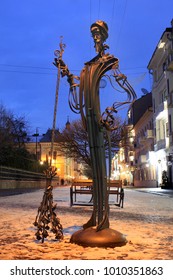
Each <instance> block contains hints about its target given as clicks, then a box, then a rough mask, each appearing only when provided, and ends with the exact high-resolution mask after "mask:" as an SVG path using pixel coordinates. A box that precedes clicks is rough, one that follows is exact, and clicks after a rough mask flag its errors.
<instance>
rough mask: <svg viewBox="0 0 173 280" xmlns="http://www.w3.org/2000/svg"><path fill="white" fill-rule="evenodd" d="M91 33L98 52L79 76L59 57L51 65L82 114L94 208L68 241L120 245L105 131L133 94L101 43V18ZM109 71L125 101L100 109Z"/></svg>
mask: <svg viewBox="0 0 173 280" xmlns="http://www.w3.org/2000/svg"><path fill="white" fill-rule="evenodd" d="M90 30H91V34H92V37H93V39H94V44H95V45H94V47H95V50H96V53H97V55H96V56H95V57H94V58H93V59H91V60H90V61H88V62H86V63H85V66H84V68H83V69H82V71H81V74H80V77H77V76H74V75H73V74H71V73H70V71H69V69H68V67H67V66H66V64H65V63H64V61H63V60H62V57H61V56H59V57H57V58H55V62H54V64H55V65H56V66H57V67H59V68H60V69H61V75H62V76H67V81H68V82H69V84H70V91H69V105H70V108H71V109H72V110H73V111H75V112H79V113H80V114H81V118H82V122H83V125H84V127H85V129H86V130H87V134H88V142H89V148H90V156H91V164H92V175H93V178H92V179H93V211H92V215H91V217H90V219H89V220H88V222H87V223H86V224H84V225H83V228H84V229H83V230H81V231H78V232H76V233H74V234H73V235H72V238H71V242H75V243H78V244H81V245H85V246H87V245H88V246H122V245H124V244H126V239H125V237H124V236H123V235H122V234H121V233H119V232H117V231H115V230H112V229H110V228H109V202H108V199H109V195H108V188H107V181H108V180H109V178H108V177H109V176H108V174H107V168H106V156H105V148H104V131H105V130H106V131H111V130H113V129H115V128H114V121H113V120H114V118H113V113H116V112H117V109H118V107H119V106H121V105H123V104H127V103H128V104H129V103H131V102H132V101H133V100H134V98H135V97H136V95H135V93H134V91H133V89H132V87H131V86H130V84H129V83H128V82H127V79H126V76H124V75H123V74H121V73H120V71H119V70H118V64H119V61H118V59H117V58H115V57H114V56H113V55H110V54H109V53H106V52H105V51H106V50H107V49H108V48H109V47H108V45H106V44H104V42H105V41H106V39H107V38H108V26H107V24H106V23H105V22H104V21H101V20H99V21H96V22H95V23H93V24H92V25H91V28H90ZM110 71H112V74H111V75H110V76H111V77H110V79H113V81H114V82H115V83H116V84H118V85H119V86H120V87H121V88H123V89H124V90H125V92H126V93H127V95H128V100H127V101H125V102H115V103H114V104H113V105H112V107H109V108H106V110H105V112H104V113H101V111H100V96H99V84H100V80H101V79H102V77H104V76H105V75H107V74H106V73H107V72H110Z"/></svg>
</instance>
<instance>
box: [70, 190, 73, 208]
mask: <svg viewBox="0 0 173 280" xmlns="http://www.w3.org/2000/svg"><path fill="white" fill-rule="evenodd" d="M72 206H73V189H72V187H70V207H72Z"/></svg>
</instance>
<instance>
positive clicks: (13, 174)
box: [0, 166, 46, 181]
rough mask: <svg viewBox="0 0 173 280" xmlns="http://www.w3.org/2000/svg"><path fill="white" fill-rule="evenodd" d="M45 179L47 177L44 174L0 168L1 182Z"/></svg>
mask: <svg viewBox="0 0 173 280" xmlns="http://www.w3.org/2000/svg"><path fill="white" fill-rule="evenodd" d="M45 179H46V176H45V174H43V173H36V172H31V171H27V170H22V169H16V168H11V167H5V166H0V180H17V181H20V180H22V181H40V180H45Z"/></svg>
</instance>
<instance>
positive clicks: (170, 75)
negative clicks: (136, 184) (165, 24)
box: [148, 20, 173, 187]
mask: <svg viewBox="0 0 173 280" xmlns="http://www.w3.org/2000/svg"><path fill="white" fill-rule="evenodd" d="M171 23H172V27H170V28H166V29H165V31H164V32H163V34H162V36H161V38H160V40H159V43H158V45H157V47H156V49H155V51H154V53H153V55H152V57H151V59H150V61H149V64H148V69H149V72H150V74H151V75H152V77H153V81H152V97H153V120H154V152H155V158H156V162H157V165H156V174H157V181H158V185H160V184H162V180H163V175H164V174H166V177H167V180H168V185H169V187H173V167H172V164H173V160H172V159H173V126H172V124H173V20H172V22H171Z"/></svg>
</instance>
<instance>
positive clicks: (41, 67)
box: [0, 0, 173, 134]
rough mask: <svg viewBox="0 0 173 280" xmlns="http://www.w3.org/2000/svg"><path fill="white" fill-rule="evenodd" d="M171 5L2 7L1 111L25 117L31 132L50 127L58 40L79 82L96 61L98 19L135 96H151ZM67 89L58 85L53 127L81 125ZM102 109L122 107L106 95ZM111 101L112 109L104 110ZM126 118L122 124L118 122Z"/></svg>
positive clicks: (114, 2) (91, 1) (90, 1)
mask: <svg viewBox="0 0 173 280" xmlns="http://www.w3.org/2000/svg"><path fill="white" fill-rule="evenodd" d="M172 11H173V1H172V0H164V1H162V0H109V1H108V0H107V1H106V0H73V1H72V0H63V1H58V0H49V1H47V0H42V1H41V0H5V1H1V8H0V40H1V43H0V103H2V104H3V105H4V106H5V107H6V108H7V109H10V110H12V111H13V112H14V113H15V114H16V115H17V116H21V115H22V116H25V117H26V120H27V121H28V122H29V127H30V132H31V133H34V132H35V130H36V128H38V131H39V133H40V134H41V133H44V132H45V131H46V130H47V129H48V128H51V127H52V123H53V110H54V101H55V88H56V77H57V69H56V68H55V67H54V65H53V64H52V62H53V60H54V50H55V49H58V48H59V42H60V36H63V42H64V43H65V44H66V48H65V52H64V55H63V59H64V61H65V62H66V64H67V65H68V67H69V69H70V71H71V72H72V73H74V74H76V75H79V74H80V70H81V69H82V68H83V65H84V62H86V61H88V60H89V59H90V58H92V57H93V56H95V49H94V47H93V46H94V44H93V40H92V37H91V34H90V25H91V24H92V23H93V22H95V21H96V20H98V19H101V20H104V21H105V22H106V23H107V24H108V27H109V38H108V39H107V42H106V43H107V44H108V45H109V46H110V49H109V52H110V53H111V54H114V56H116V57H118V58H119V61H120V70H121V72H123V73H124V74H126V75H127V77H128V80H129V82H130V83H131V84H132V86H133V87H134V89H135V91H136V93H137V96H138V97H140V96H141V95H142V91H141V88H145V89H146V90H148V91H150V90H151V79H150V77H149V74H148V71H147V65H148V62H149V60H150V58H151V56H152V54H153V52H154V50H155V47H156V45H157V43H158V41H159V39H160V37H161V35H162V33H163V31H164V30H165V28H166V27H170V26H171V20H172V18H173V13H172ZM68 90H69V88H68V84H67V82H66V78H63V79H61V82H60V89H59V99H58V107H57V121H56V127H57V128H60V129H62V128H63V126H64V125H65V122H66V120H67V116H69V117H70V121H72V120H74V119H76V118H79V115H75V114H74V113H73V112H71V111H70V108H69V106H68ZM100 95H101V96H102V99H103V102H106V101H108V104H109V105H112V103H113V101H114V98H116V99H118V100H119V101H121V96H120V95H119V93H116V92H114V91H113V92H109V87H105V88H104V89H101V90H100ZM109 101H110V103H109ZM123 117H124V116H123Z"/></svg>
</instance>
